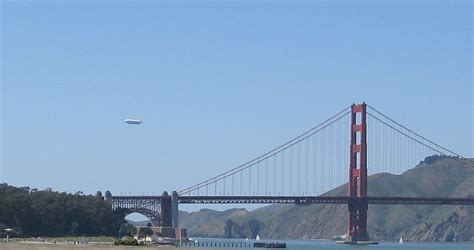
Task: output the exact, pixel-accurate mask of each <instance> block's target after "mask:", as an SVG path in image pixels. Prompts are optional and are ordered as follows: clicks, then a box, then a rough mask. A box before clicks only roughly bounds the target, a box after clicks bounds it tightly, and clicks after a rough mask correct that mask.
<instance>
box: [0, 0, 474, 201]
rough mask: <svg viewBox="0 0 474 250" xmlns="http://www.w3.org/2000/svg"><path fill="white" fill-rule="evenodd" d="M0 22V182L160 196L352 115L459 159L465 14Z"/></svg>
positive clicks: (468, 58) (288, 7)
mask: <svg viewBox="0 0 474 250" xmlns="http://www.w3.org/2000/svg"><path fill="white" fill-rule="evenodd" d="M1 11H2V12H1V26H0V27H1V50H2V51H1V52H2V54H1V65H2V66H1V77H2V78H1V105H2V115H1V128H2V136H1V161H0V164H1V165H0V182H7V183H9V184H11V185H15V186H30V187H36V188H40V189H43V188H47V187H51V188H53V189H55V190H59V191H67V192H76V191H79V190H80V191H83V192H84V193H95V192H96V191H97V190H102V191H105V190H111V191H112V193H114V194H119V193H122V194H129V193H132V194H143V193H145V194H151V193H154V194H159V193H161V192H162V191H163V190H168V191H171V190H175V189H181V188H185V187H187V186H188V185H191V184H194V183H196V182H198V181H201V180H203V179H205V178H207V177H211V176H214V175H216V174H219V173H221V172H223V171H225V170H227V169H230V168H232V167H234V166H236V165H238V164H240V163H243V162H245V161H247V160H249V159H251V158H253V157H255V156H257V155H259V154H261V153H263V152H265V151H266V150H268V149H271V148H273V147H275V146H278V145H279V144H281V143H284V142H286V141H287V140H288V139H290V138H292V137H293V136H295V135H297V134H298V133H300V132H303V131H305V130H306V129H308V128H310V127H312V126H313V125H315V124H317V123H319V122H321V121H323V120H325V119H326V118H328V117H329V116H330V115H332V114H334V113H335V112H337V111H339V110H340V109H342V108H343V107H346V106H348V105H350V104H351V103H353V102H361V101H365V102H367V103H369V104H370V105H372V106H374V107H376V108H377V109H379V110H381V111H383V112H384V113H386V114H388V115H390V116H391V117H393V118H394V119H396V120H397V121H400V122H402V123H403V124H405V125H407V126H408V127H410V128H412V129H413V130H415V131H418V132H420V133H421V134H422V135H425V136H426V137H428V138H430V139H433V140H434V141H435V142H438V143H439V144H441V145H443V146H445V147H447V148H450V149H453V150H454V151H456V152H459V153H460V154H463V155H466V156H469V157H473V156H474V150H473V144H472V142H473V129H472V128H473V103H472V96H473V94H474V93H473V88H472V56H473V54H472V4H471V3H470V2H469V1H454V2H450V3H448V2H443V1H418V2H416V3H409V1H402V2H401V3H399V2H397V1H385V2H384V3H375V2H374V1H367V2H364V1H336V2H330V1H299V2H293V1H277V2H270V1H262V2H258V3H252V2H250V1H229V2H225V3H218V2H217V1H216V2H214V1H201V2H199V1H198V2H197V3H196V2H193V3H191V2H186V1H179V2H178V3H172V2H168V1H163V2H151V1H138V2H133V3H132V2H120V3H112V2H109V1H74V2H72V3H71V2H69V3H65V2H62V1H51V2H46V1H41V2H34V1H31V2H30V1H2V3H1ZM127 117H134V118H139V119H142V120H143V121H144V123H143V124H142V125H140V126H127V125H126V124H124V123H123V119H125V118H127Z"/></svg>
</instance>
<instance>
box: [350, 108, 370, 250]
mask: <svg viewBox="0 0 474 250" xmlns="http://www.w3.org/2000/svg"><path fill="white" fill-rule="evenodd" d="M366 108H367V105H366V104H365V103H362V104H359V105H355V104H353V105H352V106H351V128H350V131H351V142H350V143H351V145H350V156H349V157H350V158H349V159H350V162H349V197H350V198H351V202H350V203H349V205H348V209H349V229H348V233H347V237H348V239H347V240H348V241H349V243H352V244H353V243H356V242H364V241H365V242H367V241H369V234H368V233H367V209H368V202H367V122H366V115H367V112H366Z"/></svg>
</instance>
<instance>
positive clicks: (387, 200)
mask: <svg viewBox="0 0 474 250" xmlns="http://www.w3.org/2000/svg"><path fill="white" fill-rule="evenodd" d="M162 198H163V197H162V196H113V199H114V200H116V201H117V200H122V201H125V200H127V201H131V200H135V201H136V200H142V201H155V202H157V203H161V199H162ZM356 200H358V201H363V200H367V203H368V204H391V205H396V204H406V205H474V198H441V197H367V198H350V197H347V196H178V203H179V204H349V203H353V202H355V201H356Z"/></svg>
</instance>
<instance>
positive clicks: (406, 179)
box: [180, 157, 474, 241]
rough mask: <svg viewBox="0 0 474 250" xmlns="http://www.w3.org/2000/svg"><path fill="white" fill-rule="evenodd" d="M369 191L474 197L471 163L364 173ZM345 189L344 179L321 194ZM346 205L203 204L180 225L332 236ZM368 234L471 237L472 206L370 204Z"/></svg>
mask: <svg viewBox="0 0 474 250" xmlns="http://www.w3.org/2000/svg"><path fill="white" fill-rule="evenodd" d="M368 193H369V196H410V197H473V196H474V163H473V161H468V160H464V161H460V160H459V159H453V158H443V157H428V158H426V159H425V161H423V162H421V163H420V164H419V165H417V166H416V167H415V168H413V169H411V170H409V171H406V172H405V173H403V174H401V175H392V174H387V173H382V174H376V175H373V176H370V177H369V178H368ZM346 194H347V184H346V185H343V186H340V187H338V188H336V189H334V190H331V191H330V192H328V193H326V194H324V195H328V196H329V195H340V196H345V195H346ZM346 224H347V206H346V205H271V206H267V207H263V208H260V209H256V210H253V211H246V210H245V209H231V210H227V211H223V212H218V211H213V210H209V209H202V210H200V211H198V212H192V213H187V212H180V226H181V227H184V228H187V229H188V235H190V236H193V237H196V236H202V237H235V238H245V237H249V238H253V237H255V235H256V234H257V232H258V233H259V235H260V236H261V237H262V238H266V239H286V238H288V239H331V238H333V236H335V235H343V234H345V233H346V231H347V225H346ZM368 225H369V228H368V230H369V234H370V236H371V238H372V239H374V240H396V239H398V238H399V237H400V236H403V238H404V239H407V240H410V241H474V207H472V206H464V207H463V206H448V205H445V206H427V205H423V206H418V205H370V206H369V216H368Z"/></svg>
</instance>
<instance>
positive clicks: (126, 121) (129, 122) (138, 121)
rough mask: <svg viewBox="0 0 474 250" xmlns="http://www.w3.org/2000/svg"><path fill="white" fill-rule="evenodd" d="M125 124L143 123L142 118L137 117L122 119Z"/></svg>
mask: <svg viewBox="0 0 474 250" xmlns="http://www.w3.org/2000/svg"><path fill="white" fill-rule="evenodd" d="M123 121H124V122H125V123H126V124H129V125H130V124H141V123H143V122H142V120H137V119H125V120H123Z"/></svg>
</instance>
